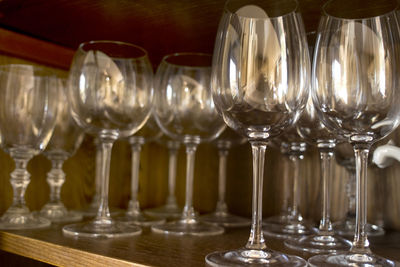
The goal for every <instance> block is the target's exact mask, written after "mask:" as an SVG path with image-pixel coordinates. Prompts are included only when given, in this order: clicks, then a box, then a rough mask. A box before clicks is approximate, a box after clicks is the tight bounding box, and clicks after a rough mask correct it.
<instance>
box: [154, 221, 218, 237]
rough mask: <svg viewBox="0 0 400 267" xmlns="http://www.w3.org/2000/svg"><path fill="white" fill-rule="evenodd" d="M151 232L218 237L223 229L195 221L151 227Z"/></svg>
mask: <svg viewBox="0 0 400 267" xmlns="http://www.w3.org/2000/svg"><path fill="white" fill-rule="evenodd" d="M151 230H152V231H153V232H155V233H162V234H171V235H192V236H209V235H220V234H222V233H223V232H224V228H222V227H219V226H217V225H212V224H208V223H204V222H200V221H199V220H197V219H188V220H179V221H173V222H169V223H166V224H161V225H153V226H152V227H151Z"/></svg>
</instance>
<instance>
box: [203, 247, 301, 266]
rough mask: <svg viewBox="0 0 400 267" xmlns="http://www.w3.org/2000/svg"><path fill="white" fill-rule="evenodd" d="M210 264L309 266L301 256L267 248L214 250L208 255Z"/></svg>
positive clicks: (207, 260) (207, 259) (207, 258)
mask: <svg viewBox="0 0 400 267" xmlns="http://www.w3.org/2000/svg"><path fill="white" fill-rule="evenodd" d="M206 263H207V264H208V265H210V266H296V267H297V266H307V262H306V261H305V260H303V259H302V258H300V257H297V256H290V255H286V254H283V253H280V252H277V251H273V250H269V249H265V250H256V249H246V248H241V249H238V250H231V251H222V252H213V253H211V254H208V255H207V256H206Z"/></svg>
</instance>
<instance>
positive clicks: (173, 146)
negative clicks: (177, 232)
mask: <svg viewBox="0 0 400 267" xmlns="http://www.w3.org/2000/svg"><path fill="white" fill-rule="evenodd" d="M167 146H168V154H169V159H168V197H167V206H176V197H175V185H176V165H177V159H178V150H179V146H180V143H179V142H176V141H168V144H167Z"/></svg>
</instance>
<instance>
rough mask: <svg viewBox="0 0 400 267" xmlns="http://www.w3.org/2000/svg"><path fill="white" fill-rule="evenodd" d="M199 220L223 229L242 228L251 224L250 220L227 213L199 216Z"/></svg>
mask: <svg viewBox="0 0 400 267" xmlns="http://www.w3.org/2000/svg"><path fill="white" fill-rule="evenodd" d="M199 220H201V221H203V222H206V223H212V224H216V225H221V226H224V227H244V226H249V225H250V224H251V220H249V219H247V218H243V217H240V216H236V215H233V214H230V213H228V212H213V213H211V214H206V215H203V216H200V218H199Z"/></svg>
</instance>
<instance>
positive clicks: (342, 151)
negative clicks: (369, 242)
mask: <svg viewBox="0 0 400 267" xmlns="http://www.w3.org/2000/svg"><path fill="white" fill-rule="evenodd" d="M335 156H336V157H335V158H336V161H337V162H338V163H339V164H340V165H342V166H343V167H344V168H345V169H346V171H347V173H348V174H349V179H348V181H347V184H346V194H347V198H348V200H347V204H348V205H347V212H346V217H345V218H344V220H342V221H339V222H335V223H333V224H332V226H333V229H334V230H335V232H336V233H338V234H339V235H342V236H345V237H350V236H353V235H354V231H355V229H356V201H355V198H356V162H355V158H354V152H353V148H352V147H351V145H350V144H349V143H341V144H338V145H337V146H336V149H335ZM365 232H366V233H367V234H368V236H382V235H384V234H385V230H384V229H383V228H382V227H381V226H379V225H376V224H372V223H367V224H366V225H365Z"/></svg>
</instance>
